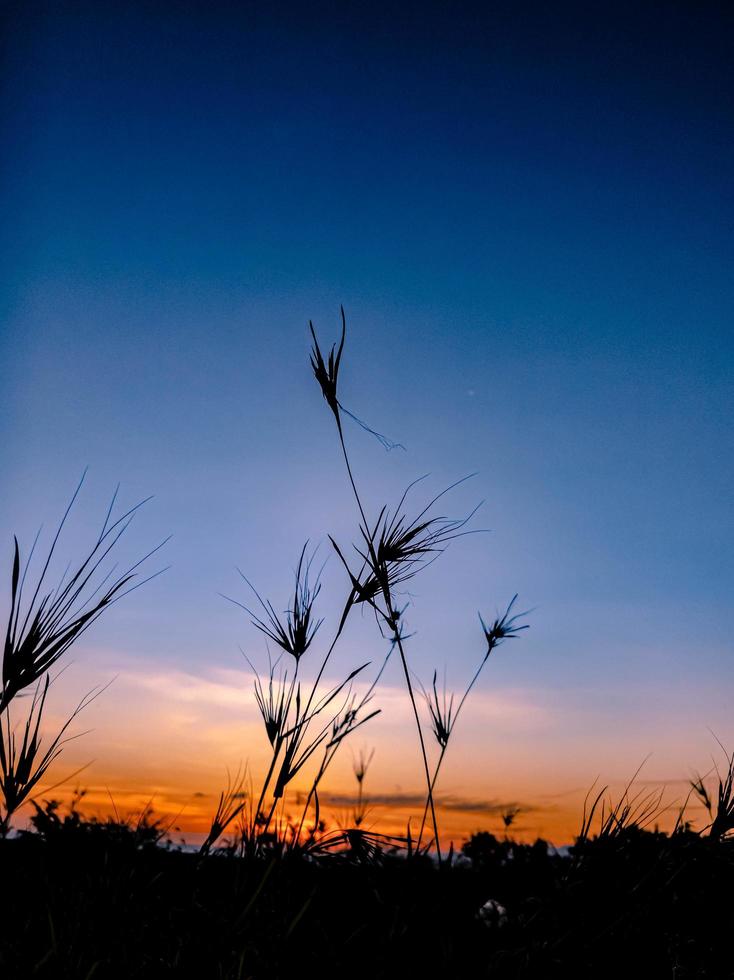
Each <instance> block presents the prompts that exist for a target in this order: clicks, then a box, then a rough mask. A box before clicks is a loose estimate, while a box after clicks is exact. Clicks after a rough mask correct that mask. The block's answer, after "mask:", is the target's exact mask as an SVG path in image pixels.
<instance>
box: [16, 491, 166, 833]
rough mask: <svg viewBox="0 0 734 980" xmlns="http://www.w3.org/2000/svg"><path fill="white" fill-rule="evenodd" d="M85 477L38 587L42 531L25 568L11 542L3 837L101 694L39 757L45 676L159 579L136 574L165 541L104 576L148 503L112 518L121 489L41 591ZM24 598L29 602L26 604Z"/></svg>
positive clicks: (42, 564)
mask: <svg viewBox="0 0 734 980" xmlns="http://www.w3.org/2000/svg"><path fill="white" fill-rule="evenodd" d="M84 476H85V474H83V475H82V478H81V480H80V481H79V484H78V485H77V487H76V489H75V491H74V493H73V495H72V497H71V500H70V502H69V504H68V506H67V508H66V510H65V512H64V515H63V517H62V519H61V521H60V523H59V525H58V528H57V529H56V532H55V534H54V536H53V539H52V541H51V545H50V547H49V549H48V551H47V553H46V555H45V558H41V559H40V571H39V572H38V575H37V578H36V579H35V584H33V581H32V580H29V572H30V569H31V564H32V561H33V556H34V553H35V550H36V546H37V544H38V540H39V536H40V531H39V533H38V534H37V535H36V538H35V540H34V542H33V545H32V547H31V549H30V553H29V555H28V558H27V560H26V561H25V563H23V562H22V561H21V554H20V546H19V544H18V539H17V537H16V538H14V550H13V564H12V571H11V582H10V612H9V615H8V624H7V628H6V632H5V645H4V649H3V661H2V689H1V690H0V789H1V790H2V793H3V799H4V806H5V813H4V816H3V817H2V819H1V820H0V830H2V832H3V833H7V831H8V829H9V826H10V819H11V817H12V815H13V813H15V812H16V811H17V810H18V808H19V807H20V806H21V805H22V804H23V803H24V802H26V800H27V799H28V797H29V794H30V793H31V792H32V791H33V790H34V789H35V787H36V786H37V784H38V783H39V782H40V781H41V780H42V779H43V777H44V776H45V775H46V772H47V770H48V768H49V767H50V765H51V764H52V763H53V762H54V761H55V759H57V758H58V756H59V753H60V752H61V751H62V749H63V746H64V744H65V743H66V742H68V740H69V738H68V737H67V738H64V737H63V736H64V734H65V733H66V731H67V730H68V728H69V725H70V724H71V723H72V721H73V720H74V719H75V718H76V716H77V715H78V714H79V712H80V711H82V710H83V709H84V708H85V707H86V706H87V705H88V704H89V703H90V702H91V701H92V700H93V699H94V698H95V697H97V696H98V694H99V693H101V692H100V691H99V690H95V691H91V692H90V693H89V694H87V695H86V696H85V697H84V698H83V699H82V700H81V701H80V703H79V704H78V705H77V707H76V708H75V710H74V711H73V712H72V714H71V716H70V717H69V718H68V719H67V721H66V722H65V723H64V725H63V726H62V727H61V729H60V730H59V732H58V734H57V735H56V736H55V738H53V739H52V741H51V742H50V744H49V746H48V748H46V749H45V751H44V750H43V749H42V737H41V735H40V726H41V719H42V715H43V710H44V707H45V704H46V696H47V694H48V689H49V684H50V675H49V673H48V672H49V670H50V669H51V668H52V667H53V666H54V665H55V664H56V663H57V662H58V661H59V660H60V659H61V657H63V656H64V654H65V653H66V652H67V651H68V649H69V648H70V647H71V645H72V644H73V643H75V642H76V641H77V640H78V639H79V638H80V637H81V636H82V635H83V634H84V633H85V632H86V630H88V629H89V627H90V626H91V625H92V624H93V623H94V622H96V620H97V619H99V617H100V616H101V615H102V614H103V613H104V612H105V610H107V609H109V608H110V607H111V606H112V605H113V604H114V603H115V602H117V601H118V600H119V599H122V598H123V597H124V596H126V595H129V594H130V593H131V592H133V591H134V590H135V589H137V588H139V587H140V586H141V585H144V584H145V583H146V582H149V581H150V580H151V579H152V578H155V576H156V575H159V574H160V571H159V572H155V573H154V574H152V575H149V576H147V577H146V578H144V579H143V580H142V581H140V582H135V581H134V580H135V578H136V576H137V569H138V568H140V567H141V566H142V565H143V563H144V562H145V561H147V560H148V559H149V558H150V557H151V556H152V555H153V554H155V552H156V551H158V550H159V548H161V547H162V546H163V544H165V541H164V542H161V544H159V545H158V546H157V547H155V548H153V549H152V550H151V551H149V552H148V554H146V555H144V556H143V557H142V558H141V559H139V560H138V561H136V562H135V563H133V564H132V565H130V566H128V567H127V569H126V570H125V571H124V572H122V573H121V574H119V573H117V571H116V567H117V566H116V565H112V567H110V568H108V569H107V570H105V568H104V565H105V561H106V559H107V558H108V557H109V556H110V554H111V553H112V551H113V549H114V548H115V546H116V545H117V543H118V541H119V540H120V538H121V537H122V535H123V534H124V533H125V531H126V530H127V529H128V527H129V526H130V523H131V521H132V520H133V518H134V516H135V514H136V512H137V511H138V510H139V509H140V507H142V506H143V504H144V503H146V500H143V501H141V502H140V503H138V504H136V505H135V506H134V507H131V508H130V509H129V510H127V511H126V512H125V513H123V514H122V515H121V516H120V517H117V518H113V511H114V508H115V504H116V501H117V493H118V490H119V487H118V490H115V493H114V494H113V496H112V500H111V502H110V505H109V507H108V509H107V512H106V514H105V518H104V521H103V523H102V528H101V530H100V531H99V534H98V535H97V539H96V541H95V542H94V544H93V545H92V547H91V548H90V549H89V550H88V551H87V552H86V554H85V555H84V556H83V557H82V558H80V559H78V560H77V561H76V562H69V564H68V565H67V567H66V571H65V572H64V574H63V575H62V576H61V578H60V579H59V580H58V582H57V584H56V586H55V588H51V587H49V586H47V585H46V582H47V579H48V576H49V574H50V568H51V564H52V560H53V558H54V554H55V552H56V548H57V545H58V543H59V539H60V537H61V533H62V531H63V529H64V525H65V524H66V521H67V518H68V516H69V514H70V512H71V509H72V507H73V506H74V503H75V501H76V499H77V496H78V494H79V491H80V490H81V487H82V484H83V482H84ZM147 499H150V498H147ZM166 540H168V539H166ZM28 593H30V598H28V599H27V600H26V598H25V597H26V595H27V594H28ZM33 685H36V690H35V693H34V694H33V696H32V698H31V702H30V708H29V710H28V713H27V718H26V721H25V723H24V726H23V736H22V740H21V741H20V742H18V740H17V736H16V733H15V730H14V729H13V727H12V725H11V720H10V709H11V705H12V703H13V702H14V700H15V699H16V698H17V697H18V696H22V695H23V694H24V692H25V691H26V690H27V688H29V687H31V686H33ZM3 716H4V719H3Z"/></svg>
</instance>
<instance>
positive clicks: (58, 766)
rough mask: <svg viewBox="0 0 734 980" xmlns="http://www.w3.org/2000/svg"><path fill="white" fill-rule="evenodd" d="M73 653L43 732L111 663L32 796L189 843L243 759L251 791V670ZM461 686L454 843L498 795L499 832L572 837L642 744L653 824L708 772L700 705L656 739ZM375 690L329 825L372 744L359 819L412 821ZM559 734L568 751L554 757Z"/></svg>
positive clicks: (487, 814)
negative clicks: (143, 817) (655, 796)
mask: <svg viewBox="0 0 734 980" xmlns="http://www.w3.org/2000/svg"><path fill="white" fill-rule="evenodd" d="M79 659H82V660H83V669H82V665H79V669H77V666H75V667H74V668H73V669H72V670H70V671H66V672H65V673H64V674H63V675H62V676H61V677H60V678H59V679H58V680H57V681H56V683H55V685H54V689H53V695H54V698H53V701H51V700H50V701H49V705H48V707H49V710H48V716H47V718H46V722H45V726H46V730H48V731H49V732H51V731H52V729H53V728H54V726H55V725H58V724H59V723H60V722H62V721H63V718H64V716H65V712H66V713H68V711H69V710H70V709H72V708H73V706H74V703H75V701H76V700H78V697H79V694H80V693H81V690H80V686H79V685H80V678H81V677H82V676H83V677H84V680H85V682H86V684H87V689H88V687H89V684H90V683H99V684H102V683H106V682H107V681H108V680H109V679H110V677H112V676H115V675H116V676H115V679H114V681H113V683H112V684H111V686H110V687H109V688H108V689H107V690H105V691H104V692H103V693H102V694H101V696H100V697H99V698H98V699H97V700H96V701H94V702H93V704H92V705H91V706H90V707H89V708H88V709H87V710H86V711H85V713H84V715H83V716H81V717H80V718H79V719H78V722H77V723H76V724H75V728H74V731H76V732H84V733H85V734H83V737H80V738H78V739H75V740H73V741H72V742H70V743H69V744H68V745H67V746H66V747H65V750H64V753H63V755H62V757H61V758H60V759H59V760H58V762H56V763H55V765H54V767H53V768H52V770H51V771H50V773H49V777H48V779H47V780H46V782H45V787H44V786H42V787H41V789H40V791H39V792H38V793H37V794H36V796H37V797H39V798H44V797H46V798H48V797H53V798H56V799H61V800H64V801H67V802H68V801H69V800H70V798H71V796H72V795H73V792H74V790H75V789H76V788H77V787H78V788H81V789H84V790H85V791H86V793H85V797H84V800H83V802H82V805H81V809H82V811H83V812H84V813H86V814H89V815H91V814H96V815H98V816H106V815H108V814H112V813H114V811H115V810H116V811H117V813H119V814H120V815H121V816H122V815H130V814H135V813H139V812H140V811H141V810H142V809H143V808H144V807H146V806H147V805H148V804H150V805H151V806H152V808H153V810H154V812H155V815H156V816H158V817H162V818H164V820H165V821H167V822H168V821H170V822H171V825H172V827H174V826H175V827H176V828H177V830H176V831H175V832H173V836H174V837H175V838H180V837H181V836H183V837H184V838H185V839H186V840H188V841H189V842H196V841H197V840H199V839H200V838H201V835H203V834H205V833H206V832H207V830H208V828H209V823H210V820H211V816H212V814H213V812H214V810H215V808H216V803H217V798H218V795H219V792H220V790H222V789H224V788H225V787H226V784H227V779H228V772H229V773H232V774H234V773H235V772H237V771H238V769H242V768H243V767H245V766H247V785H249V786H253V787H254V789H255V791H257V790H258V789H259V785H260V784H259V783H258V777H260V778H262V774H263V773H264V771H265V769H266V766H267V761H268V758H269V757H268V753H267V748H268V746H267V742H266V739H265V735H264V732H263V730H262V725H261V722H260V719H259V716H258V714H257V709H256V706H255V702H254V698H253V695H252V675H251V674H250V673H249V671H245V670H223V669H210V670H206V671H204V672H202V673H201V674H195V673H192V672H186V671H183V670H170V669H167V668H166V667H165V666H162V665H161V664H160V663H152V662H151V661H147V662H146V661H145V660H144V659H140V660H135V661H131V660H130V658H126V661H125V663H120V662H119V661H118V660H117V658H116V657H115V655H114V654H113V653H111V652H109V651H101V650H91V649H90V650H85V651H84V652H83V653H82V655H81V658H79ZM77 664H78V661H77ZM472 693H473V698H472V699H471V700H470V701H468V702H467V708H466V711H465V714H464V715H463V716H462V718H461V720H460V722H459V725H458V727H457V729H456V734H455V736H454V738H455V744H452V745H451V746H450V748H449V751H448V753H447V756H446V761H445V764H444V770H443V771H442V777H441V779H440V780H439V784H438V787H437V802H438V812H439V823H440V830H441V835H442V841H443V843H444V844H446V845H447V844H448V842H449V841H453V842H454V844H455V845H456V846H458V845H460V843H461V841H462V840H464V839H466V838H467V837H468V836H469V835H470V834H471V833H473V832H476V831H478V830H490V831H492V832H493V833H495V834H501V833H504V827H503V823H502V817H501V815H502V813H503V812H504V811H506V810H507V809H509V808H519V811H520V812H519V814H518V816H517V817H516V819H515V822H514V824H513V826H512V830H511V833H512V835H513V836H514V837H516V838H517V839H520V840H534V839H535V838H536V837H538V836H540V837H543V838H545V839H547V840H550V841H551V842H552V843H554V844H557V845H561V844H567V843H570V842H572V840H573V839H574V837H575V835H576V833H577V832H578V829H579V826H580V823H581V818H582V812H583V806H584V798H585V796H586V794H587V793H588V791H589V789H590V787H591V786H592V784H593V783H594V781H595V780H597V784H596V786H597V789H599V788H600V787H602V786H605V785H608V786H609V792H610V795H611V796H612V797H615V798H618V797H619V795H620V794H621V792H622V791H623V789H624V785H625V782H626V781H627V780H629V779H630V778H631V777H632V775H633V773H634V772H635V770H636V769H637V768H638V766H639V765H640V764H641V763H642V762H643V759H644V757H645V755H646V754H647V751H650V749H652V754H651V756H650V758H649V759H647V761H646V762H645V764H644V766H643V768H642V771H641V772H640V775H639V777H638V779H637V781H636V782H635V784H634V789H633V792H637V791H638V790H643V789H644V790H645V791H647V790H648V789H649V790H650V791H655V792H661V794H662V795H661V808H662V812H661V815H660V818H659V823H660V825H661V826H663V827H666V826H670V825H671V824H672V822H673V821H674V819H675V817H676V814H677V812H678V808H679V806H680V804H681V803H682V802H683V800H684V799H685V797H686V795H687V792H688V783H687V779H688V777H689V775H690V774H691V772H692V771H693V770H695V769H698V770H700V771H701V772H703V773H706V772H709V771H710V769H711V764H712V763H711V757H712V754H714V755H715V754H716V753H715V750H717V746H716V744H715V742H714V741H713V739H712V738H711V735H710V733H709V732H708V731H707V730H706V726H705V724H703V725H698V724H697V716H696V712H692V713H691V715H690V716H689V717H688V718H685V717H681V716H679V717H678V718H677V720H676V723H675V725H673V724H669V725H668V726H667V729H666V732H665V735H666V738H665V739H664V740H662V744H658V745H653V746H651V745H650V738H649V736H650V731H647V733H646V732H645V731H644V730H643V729H641V728H640V725H639V724H635V723H634V722H632V721H631V722H629V724H627V726H618V729H619V730H618V731H617V733H616V736H615V737H614V738H613V739H612V740H611V741H610V732H609V730H608V729H607V727H606V725H605V723H604V719H603V717H602V716H601V715H598V717H597V724H596V728H595V726H594V724H593V723H592V721H591V719H590V718H589V712H590V711H593V706H592V707H591V708H589V710H588V711H580V709H579V707H578V705H573V704H571V703H570V702H568V703H565V704H564V703H563V699H562V698H560V699H559V698H558V697H557V695H556V696H551V695H549V694H548V692H540V691H533V690H531V689H521V688H517V689H503V690H500V691H493V690H492V689H491V684H489V683H487V684H485V686H483V687H479V688H478V689H476V690H475V691H474V692H472ZM376 702H377V704H378V705H379V706H380V707H381V708H382V712H381V714H380V715H379V716H378V717H377V718H375V719H373V721H371V722H370V723H368V725H366V726H364V727H363V728H362V729H360V730H359V732H358V733H357V734H356V735H355V736H354V741H353V742H352V744H351V745H350V744H349V741H348V740H347V742H346V743H345V744H343V746H342V748H341V752H340V754H339V755H337V757H336V760H335V762H334V764H333V767H332V769H331V770H330V771H329V773H328V774H327V777H326V778H325V780H324V783H323V792H322V793H321V804H322V817H323V818H324V819H325V820H326V822H327V824H328V825H329V826H330V827H332V828H333V827H336V826H340V825H341V826H344V825H347V824H348V823H349V813H350V810H351V804H352V801H353V800H354V799H355V796H356V781H355V779H354V776H353V772H352V765H353V760H354V756H355V753H356V752H358V751H359V750H360V749H362V748H367V749H370V750H371V749H372V748H374V749H375V755H374V758H373V762H372V764H371V767H370V770H369V772H368V775H367V778H366V780H365V795H366V798H367V800H368V804H369V807H370V811H369V817H368V820H367V825H368V826H369V827H371V828H372V829H374V830H376V831H379V832H381V833H391V834H397V835H404V834H405V831H406V827H407V823H408V820H409V819H410V820H411V829H412V832H413V833H415V831H416V828H417V826H418V824H419V822H420V816H421V812H422V805H423V800H424V798H425V797H424V794H423V789H422V785H421V781H420V773H421V767H420V757H419V755H418V745H417V739H416V737H415V731H414V729H413V727H412V725H411V715H410V708H409V704H408V701H407V697H406V695H405V692H404V691H403V690H402V689H401V688H399V687H392V686H390V685H389V684H386V685H384V686H383V687H381V688H379V689H378V692H377V697H376ZM13 717H14V718H15V713H14V714H13ZM625 727H626V730H623V728H625ZM564 731H565V734H564ZM581 731H585V732H586V735H583V736H581V735H579V734H578V733H579V732H581ZM646 734H647V740H646V741H645V735H646ZM564 744H565V746H566V747H567V751H565V752H564V753H562V754H561V755H560V756H559V755H558V748H559V746H564ZM82 766H84V767H85V768H84V769H83V770H82V771H81V772H80V773H78V774H77V775H74V773H75V771H76V770H77V769H79V767H82ZM307 775H308V774H307V773H304V776H303V778H300V779H297V780H295V781H294V783H293V784H292V786H291V787H290V791H289V794H288V795H287V797H286V806H285V814H286V815H287V816H289V817H297V816H298V815H300V812H301V811H300V808H299V806H298V803H299V799H302V794H303V792H304V790H306V789H307V786H308V783H307ZM60 780H62V781H63V782H62V783H61V785H56V786H55V785H54V784H56V783H58V782H59V781H60ZM688 813H689V819H693V820H694V821H696V822H697V824H698V825H703V812H702V811H701V810H700V808H698V809H697V808H696V806H695V805H693V804H691V805H690V807H689V811H688ZM27 815H28V808H26V813H25V816H26V817H27ZM20 822H22V820H21V821H20Z"/></svg>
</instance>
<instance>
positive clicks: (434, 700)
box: [416, 595, 528, 850]
mask: <svg viewBox="0 0 734 980" xmlns="http://www.w3.org/2000/svg"><path fill="white" fill-rule="evenodd" d="M516 601H517V595H514V596H513V597H512V599H511V600H510V603H509V605H508V606H507V609H506V610H505V611H504V613H503V614H502V615H501V616H500V615H497V616H496V617H495V619H494V620H493V621H492V622H491V624H490V625H489V626H488V625H487V624H486V623H485V622H484V620H483V619H482V616H481V613H480V614H479V622H480V623H481V624H482V630H483V631H484V637H485V640H486V643H487V646H486V649H485V652H484V656H483V657H482V660H481V661H480V663H479V666H478V667H477V669H476V671H475V672H474V675H473V676H472V678H471V680H470V681H469V684H468V685H467V688H466V690H465V691H464V693H463V694H462V696H461V700H460V701H459V703H458V705H457V707H456V711H454V695H453V694H451V695H448V694H447V692H446V682H445V680H444V686H443V691H442V693H441V694H440V695H439V693H438V688H437V686H436V677H437V674H436V671H435V670H434V672H433V682H432V685H431V690H430V692H427V691H426V690H425V689H424V688H423V686H422V685H421V693H422V694H423V698H424V700H425V702H426V704H427V706H428V713H429V716H430V726H431V731H432V732H433V735H434V737H435V739H436V742H437V743H438V745H439V748H440V754H439V756H438V761H437V762H436V767H435V769H434V771H433V775H432V777H431V788H430V792H431V793H433V792H434V791H435V788H436V781H437V780H438V774H439V772H440V771H441V766H442V764H443V760H444V756H445V755H446V750H447V749H448V746H449V740H450V738H451V735H452V733H453V730H454V726H455V724H456V722H457V721H458V719H459V715H460V714H461V709H462V708H463V707H464V704H465V703H466V699H467V698H468V697H469V694H470V692H471V690H472V688H473V687H474V685H475V684H476V682H477V681H478V679H479V675H480V674H481V672H482V670H483V668H484V665H485V664H486V663H487V661H488V660H489V657H490V655H491V654H492V651H493V650H495V649H496V648H497V647H498V646H499V645H500V644H501V643H504V641H505V640H512V639H514V638H515V637H516V636H517V634H518V633H520V632H522V630H526V629H527V628H528V626H527V624H521V625H518V620H519V619H520V617H521V616H525V615H527V613H516V614H515V615H514V616H512V615H510V613H511V612H512V608H513V606H514V605H515V602H516ZM419 683H420V682H419ZM429 802H430V800H429V798H427V799H426V805H425V807H424V810H423V817H422V819H421V826H420V831H419V833H418V841H417V843H416V847H417V848H418V849H419V850H420V846H421V841H422V840H423V831H424V829H425V824H426V817H427V814H428V808H429Z"/></svg>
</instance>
